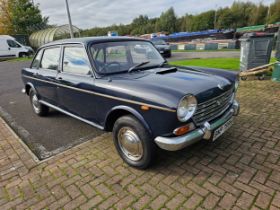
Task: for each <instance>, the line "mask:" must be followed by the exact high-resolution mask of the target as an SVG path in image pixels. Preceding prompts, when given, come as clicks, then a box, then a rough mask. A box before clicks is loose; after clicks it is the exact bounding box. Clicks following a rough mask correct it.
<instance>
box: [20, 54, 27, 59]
mask: <svg viewBox="0 0 280 210" xmlns="http://www.w3.org/2000/svg"><path fill="white" fill-rule="evenodd" d="M19 57H20V58H26V57H28V54H27V53H20V54H19Z"/></svg>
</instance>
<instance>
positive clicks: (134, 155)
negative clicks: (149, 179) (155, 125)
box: [113, 115, 156, 169]
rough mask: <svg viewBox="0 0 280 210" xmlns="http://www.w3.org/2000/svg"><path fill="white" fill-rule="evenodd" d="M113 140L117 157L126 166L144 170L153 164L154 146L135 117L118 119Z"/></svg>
mask: <svg viewBox="0 0 280 210" xmlns="http://www.w3.org/2000/svg"><path fill="white" fill-rule="evenodd" d="M113 139H114V144H115V147H116V149H117V151H118V153H119V155H120V156H121V158H122V159H123V160H124V161H125V162H126V163H127V164H128V165H130V166H132V167H135V168H139V169H145V168H147V167H148V166H149V165H151V163H152V162H153V160H154V156H155V152H156V145H155V143H154V141H153V140H152V138H151V135H150V134H149V132H148V131H147V129H146V128H145V127H144V126H143V125H142V124H141V123H140V122H139V121H138V120H137V119H136V118H135V117H133V116H131V115H126V116H123V117H120V118H119V119H118V120H117V121H116V122H115V124H114V128H113Z"/></svg>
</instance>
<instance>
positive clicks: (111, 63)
mask: <svg viewBox="0 0 280 210" xmlns="http://www.w3.org/2000/svg"><path fill="white" fill-rule="evenodd" d="M111 65H116V66H118V68H119V69H120V67H121V64H120V63H119V62H117V61H113V62H110V63H105V64H104V66H102V67H101V69H100V70H99V71H100V72H102V71H103V70H105V73H107V69H108V68H109V67H110V66H111Z"/></svg>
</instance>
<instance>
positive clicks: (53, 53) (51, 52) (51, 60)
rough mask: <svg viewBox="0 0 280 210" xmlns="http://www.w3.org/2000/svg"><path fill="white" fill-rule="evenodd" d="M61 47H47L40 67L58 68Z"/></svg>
mask: <svg viewBox="0 0 280 210" xmlns="http://www.w3.org/2000/svg"><path fill="white" fill-rule="evenodd" d="M59 58H60V47H55V48H48V49H45V51H44V54H43V58H42V62H41V65H40V67H41V68H43V69H50V70H58V66H59Z"/></svg>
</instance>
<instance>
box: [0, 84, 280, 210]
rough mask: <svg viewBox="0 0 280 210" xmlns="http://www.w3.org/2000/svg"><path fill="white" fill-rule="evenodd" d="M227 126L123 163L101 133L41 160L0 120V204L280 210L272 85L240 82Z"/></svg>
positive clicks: (277, 88)
mask: <svg viewBox="0 0 280 210" xmlns="http://www.w3.org/2000/svg"><path fill="white" fill-rule="evenodd" d="M238 98H239V100H240V102H241V104H242V110H241V114H240V116H239V117H238V118H237V119H236V122H235V124H234V126H233V127H232V128H231V129H230V130H229V131H228V132H227V134H225V135H224V136H223V137H222V138H221V139H219V140H217V141H216V142H214V143H208V142H200V143H198V144H196V145H193V146H191V147H189V148H186V149H184V150H182V151H179V152H175V153H172V152H165V151H161V152H159V155H158V160H157V161H156V165H155V166H153V167H152V168H150V169H148V170H146V171H140V170H136V169H133V168H130V167H128V166H127V165H125V164H124V163H123V162H122V160H121V159H120V158H119V157H118V155H117V153H116V152H115V149H114V147H113V143H112V139H111V136H110V134H106V135H103V136H101V137H98V138H96V139H93V140H91V141H88V142H86V143H83V144H81V145H79V146H76V147H74V148H72V149H69V150H68V151H66V152H63V153H61V154H59V155H57V156H55V157H53V158H51V159H48V160H46V161H44V162H37V161H36V160H34V158H33V156H32V154H30V153H29V152H28V149H27V148H26V147H24V146H23V144H22V143H21V141H20V139H18V138H17V137H16V136H15V134H14V133H13V132H12V131H11V130H10V128H9V127H8V126H7V125H6V124H5V122H4V121H3V120H0V207H1V210H2V209H36V210H37V209H61V208H63V209H160V208H163V209H280V155H279V154H280V111H279V110H280V84H279V83H272V82H270V81H262V82H260V81H247V82H242V83H241V88H240V89H239V93H238Z"/></svg>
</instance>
